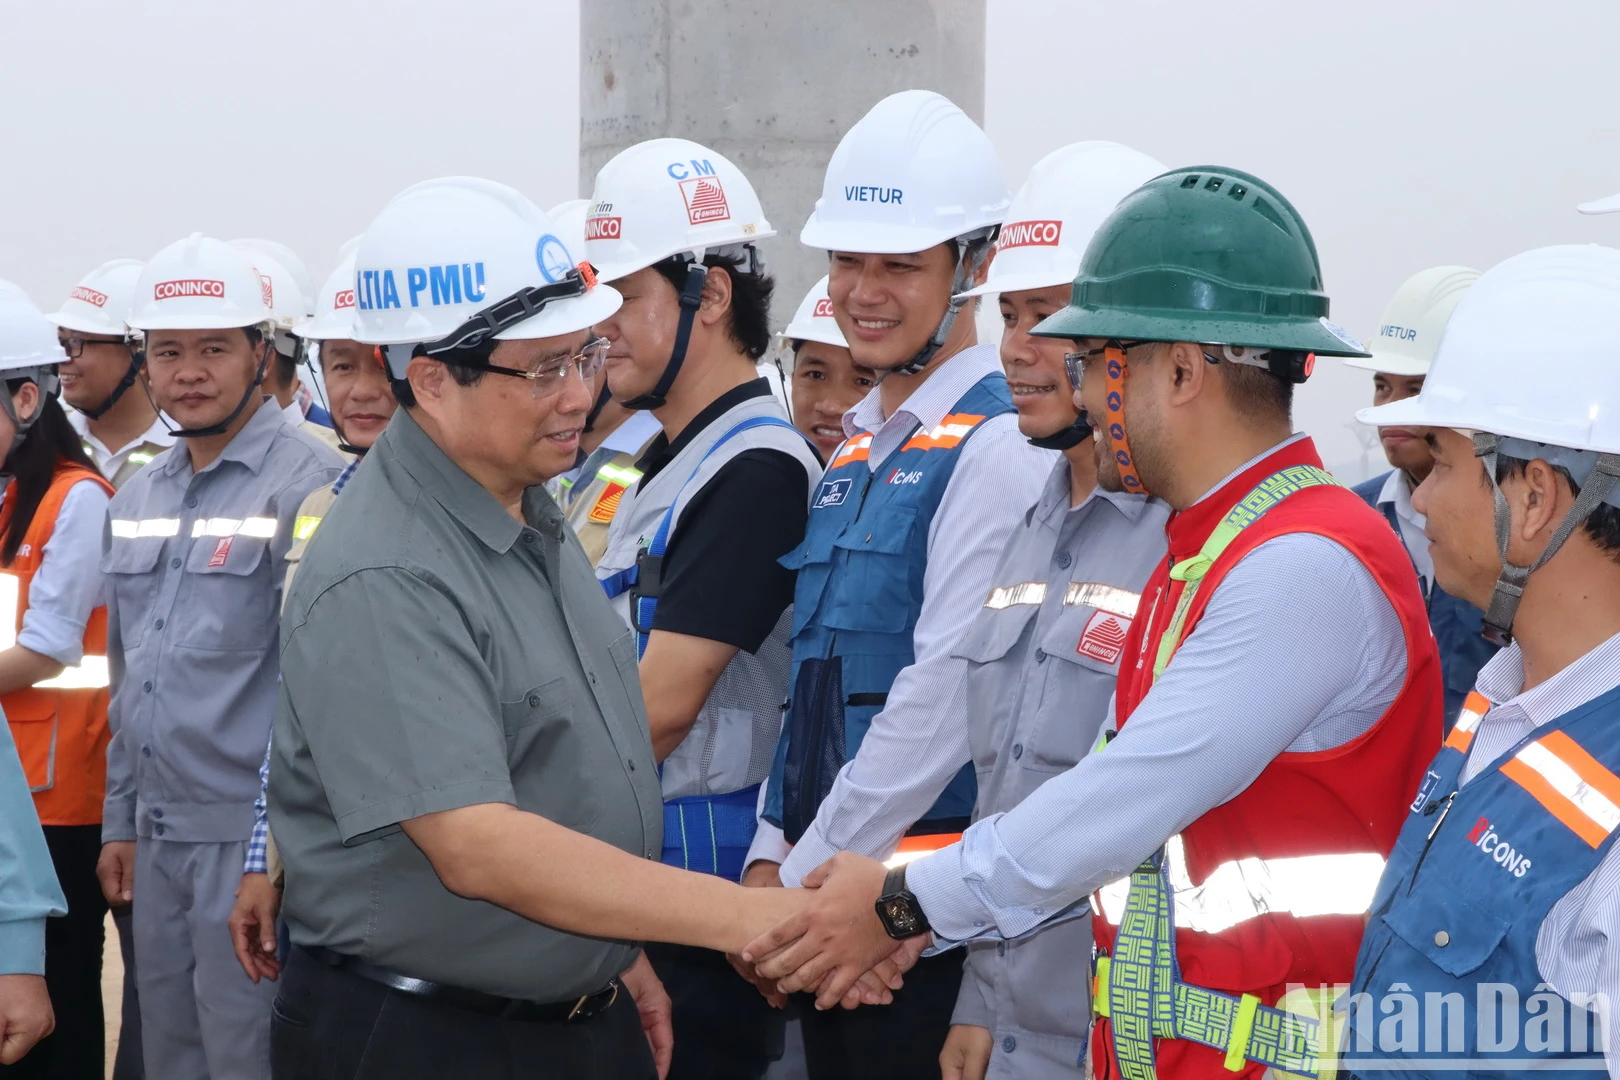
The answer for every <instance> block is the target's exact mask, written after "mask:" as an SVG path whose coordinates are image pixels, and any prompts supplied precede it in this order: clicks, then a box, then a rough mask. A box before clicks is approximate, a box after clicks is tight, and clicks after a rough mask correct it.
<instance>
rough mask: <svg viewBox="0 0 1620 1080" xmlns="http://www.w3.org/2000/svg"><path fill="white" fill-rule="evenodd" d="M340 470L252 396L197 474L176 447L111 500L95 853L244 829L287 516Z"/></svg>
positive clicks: (289, 530) (270, 405)
mask: <svg viewBox="0 0 1620 1080" xmlns="http://www.w3.org/2000/svg"><path fill="white" fill-rule="evenodd" d="M341 467H342V462H341V461H340V460H339V459H338V456H337V455H336V454H334V453H333V452H332V451H331V450H328V449H327V448H326V447H324V446H322V445H320V444H319V443H317V442H316V441H315V440H313V439H311V438H310V437H309V436H307V435H304V434H302V433H300V432H299V431H297V430H296V429H295V428H292V427H290V426H288V425H287V424H286V423H285V422H284V421H283V420H282V418H281V410H279V409H277V408H276V407H275V403H274V402H273V401H271V400H269V399H267V401H266V402H265V403H261V404H260V406H259V408H258V409H257V410H256V411H255V412H254V414H253V415H252V417H250V418H249V419H248V422H247V423H246V424H245V425H243V427H242V430H240V431H239V432H237V433H236V437H235V438H233V439H232V440H231V442H230V444H229V445H227V446H226V447H225V449H224V450H223V451H222V452H221V453H220V455H219V457H218V458H216V459H215V460H214V461H213V462H212V463H210V464H209V466H208V467H207V468H205V469H203V470H202V471H201V472H193V471H192V467H191V455H190V453H189V451H188V450H187V447H186V444H185V442H184V441H182V442H180V443H178V444H176V445H175V446H173V447H171V448H170V449H168V450H165V451H164V452H163V453H161V454H159V455H158V456H157V458H156V459H155V460H153V462H152V463H151V465H150V466H148V467H147V468H145V469H142V470H141V471H140V472H139V473H138V474H137V475H135V476H134V477H132V478H131V479H130V480H129V481H128V482H127V483H126V484H125V485H124V486H123V487H122V488H120V489H119V491H118V494H117V495H115V496H113V500H112V503H111V504H110V505H109V507H108V509H107V528H106V532H105V539H104V545H103V549H102V550H103V553H102V559H101V570H102V573H103V574H104V575H105V576H106V584H107V619H108V625H107V659H108V664H109V668H110V671H111V676H112V679H111V682H112V699H111V703H110V704H109V706H108V710H107V722H108V727H109V728H110V729H111V731H112V742H111V744H110V745H109V747H108V750H107V800H106V805H105V808H104V813H103V818H102V828H101V834H102V839H103V840H104V841H110V840H133V839H135V838H136V837H137V836H141V837H147V838H157V839H165V840H178V841H191V842H224V841H233V840H246V839H247V838H248V835H249V834H250V833H251V832H252V830H253V799H254V797H255V796H256V795H257V793H258V792H257V788H258V782H257V781H258V766H259V760H260V758H261V757H262V756H263V753H264V740H265V737H266V736H267V735H268V733H269V731H270V721H271V719H272V717H273V716H274V715H275V701H276V681H277V678H278V676H279V674H280V670H279V667H278V665H277V662H276V647H275V646H276V627H277V621H278V620H277V617H276V613H277V611H278V610H279V608H280V603H281V582H282V578H283V577H284V576H285V573H286V567H285V561H284V560H285V557H286V554H287V548H288V547H289V546H290V545H291V544H292V540H293V518H294V516H295V515H296V514H297V513H298V505H299V504H300V503H301V502H303V501H304V496H306V495H308V494H309V493H310V492H311V491H313V490H315V489H316V488H318V487H321V486H322V485H324V484H330V483H331V482H332V480H333V479H334V478H335V477H336V476H337V474H338V472H339V471H340V470H341Z"/></svg>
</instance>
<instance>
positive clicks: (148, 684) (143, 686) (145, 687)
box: [141, 679, 152, 694]
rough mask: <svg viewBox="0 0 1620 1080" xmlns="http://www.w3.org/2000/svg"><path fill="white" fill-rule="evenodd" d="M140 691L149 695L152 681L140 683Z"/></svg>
mask: <svg viewBox="0 0 1620 1080" xmlns="http://www.w3.org/2000/svg"><path fill="white" fill-rule="evenodd" d="M141 689H142V690H145V691H146V692H147V693H148V694H150V693H151V692H152V680H151V679H147V680H146V681H145V682H143V683H141Z"/></svg>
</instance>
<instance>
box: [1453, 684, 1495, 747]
mask: <svg viewBox="0 0 1620 1080" xmlns="http://www.w3.org/2000/svg"><path fill="white" fill-rule="evenodd" d="M1490 711H1491V701H1490V699H1489V698H1487V697H1486V696H1485V695H1484V694H1481V693H1480V692H1479V691H1478V690H1473V691H1470V692H1469V694H1468V698H1467V700H1465V701H1464V702H1463V707H1462V711H1461V712H1459V713H1458V714H1457V724H1456V726H1455V727H1453V728H1452V729H1451V734H1449V735H1447V736H1446V745H1447V746H1448V747H1450V748H1451V749H1453V750H1461V751H1462V752H1463V753H1465V754H1466V753H1468V748H1469V747H1470V746H1472V745H1473V742H1474V731H1475V730H1476V729H1477V728H1478V727H1479V722H1480V721H1481V720H1482V719H1484V717H1485V714H1486V713H1488V712H1490Z"/></svg>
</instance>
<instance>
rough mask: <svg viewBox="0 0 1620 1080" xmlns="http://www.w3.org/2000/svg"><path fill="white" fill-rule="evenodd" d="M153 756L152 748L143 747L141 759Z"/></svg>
mask: <svg viewBox="0 0 1620 1080" xmlns="http://www.w3.org/2000/svg"><path fill="white" fill-rule="evenodd" d="M151 756H152V748H151V747H150V746H143V747H141V757H151Z"/></svg>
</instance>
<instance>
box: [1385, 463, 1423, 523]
mask: <svg viewBox="0 0 1620 1080" xmlns="http://www.w3.org/2000/svg"><path fill="white" fill-rule="evenodd" d="M1385 503H1393V504H1394V505H1395V516H1396V517H1398V518H1400V519H1401V520H1402V521H1405V522H1409V523H1410V524H1412V525H1415V526H1416V527H1417V528H1418V529H1419V531H1421V530H1422V529H1423V526H1424V525H1425V524H1427V519H1426V518H1425V517H1424V516H1423V515H1422V514H1420V513H1418V512H1417V510H1416V509H1415V508H1414V507H1413V506H1412V485H1411V484H1408V483H1407V482H1406V474H1405V473H1404V472H1402V471H1401V470H1399V469H1392V470H1390V474H1389V475H1388V476H1387V477H1385V478H1384V486H1383V487H1382V488H1380V489H1379V491H1378V505H1379V506H1382V505H1384V504H1385Z"/></svg>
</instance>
